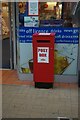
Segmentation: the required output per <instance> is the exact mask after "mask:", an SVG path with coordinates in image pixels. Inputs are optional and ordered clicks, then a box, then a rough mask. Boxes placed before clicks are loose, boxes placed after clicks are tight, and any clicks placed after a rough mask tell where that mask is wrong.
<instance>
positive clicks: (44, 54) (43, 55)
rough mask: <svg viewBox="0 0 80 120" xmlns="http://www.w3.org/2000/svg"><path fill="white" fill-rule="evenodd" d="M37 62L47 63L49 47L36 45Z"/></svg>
mask: <svg viewBox="0 0 80 120" xmlns="http://www.w3.org/2000/svg"><path fill="white" fill-rule="evenodd" d="M37 53H38V56H37V57H38V59H37V60H38V63H49V47H38V48H37Z"/></svg>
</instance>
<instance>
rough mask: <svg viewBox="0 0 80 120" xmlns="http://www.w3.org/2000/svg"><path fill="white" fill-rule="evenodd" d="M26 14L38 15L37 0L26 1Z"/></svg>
mask: <svg viewBox="0 0 80 120" xmlns="http://www.w3.org/2000/svg"><path fill="white" fill-rule="evenodd" d="M28 15H31V16H34V15H38V0H35V1H32V0H29V2H28Z"/></svg>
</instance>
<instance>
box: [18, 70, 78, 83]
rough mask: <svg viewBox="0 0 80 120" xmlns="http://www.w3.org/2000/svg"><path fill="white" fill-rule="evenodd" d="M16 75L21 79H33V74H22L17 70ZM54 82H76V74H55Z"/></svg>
mask: <svg viewBox="0 0 80 120" xmlns="http://www.w3.org/2000/svg"><path fill="white" fill-rule="evenodd" d="M18 77H19V79H20V80H21V81H23V80H27V81H33V74H23V73H19V72H18ZM54 81H55V82H63V83H78V76H75V75H74V76H73V75H55V76H54Z"/></svg>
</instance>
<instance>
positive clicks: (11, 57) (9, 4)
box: [8, 2, 13, 69]
mask: <svg viewBox="0 0 80 120" xmlns="http://www.w3.org/2000/svg"><path fill="white" fill-rule="evenodd" d="M8 6H9V29H10V69H12V68H13V64H12V61H13V55H12V52H13V51H12V30H11V29H12V28H11V2H8Z"/></svg>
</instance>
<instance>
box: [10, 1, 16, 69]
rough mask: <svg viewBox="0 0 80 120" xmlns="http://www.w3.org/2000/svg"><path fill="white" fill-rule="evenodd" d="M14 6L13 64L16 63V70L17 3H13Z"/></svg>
mask: <svg viewBox="0 0 80 120" xmlns="http://www.w3.org/2000/svg"><path fill="white" fill-rule="evenodd" d="M11 5H12V25H13V26H12V30H13V31H12V33H13V60H14V61H13V63H14V69H16V52H17V51H16V19H15V16H16V14H15V10H16V8H15V2H12V3H11Z"/></svg>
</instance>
